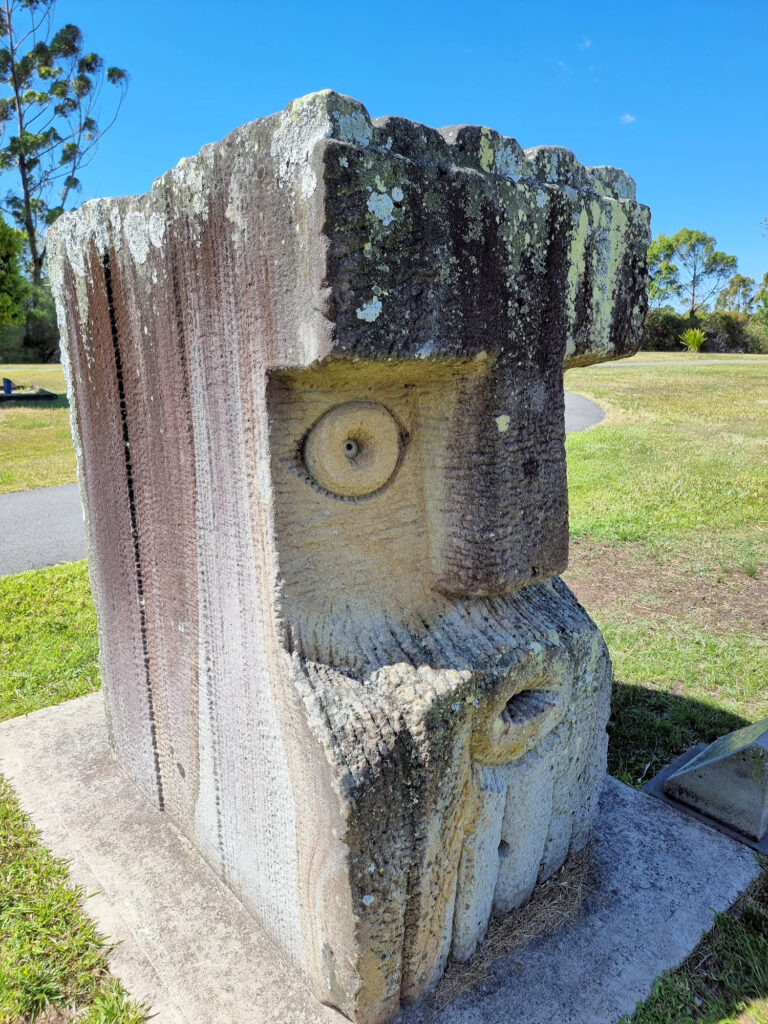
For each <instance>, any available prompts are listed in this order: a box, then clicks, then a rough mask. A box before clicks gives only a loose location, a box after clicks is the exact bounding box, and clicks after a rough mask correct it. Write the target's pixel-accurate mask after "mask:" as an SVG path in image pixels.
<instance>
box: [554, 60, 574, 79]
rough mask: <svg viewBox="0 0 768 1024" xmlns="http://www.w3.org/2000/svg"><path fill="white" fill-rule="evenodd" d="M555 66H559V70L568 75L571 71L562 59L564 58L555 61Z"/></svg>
mask: <svg viewBox="0 0 768 1024" xmlns="http://www.w3.org/2000/svg"><path fill="white" fill-rule="evenodd" d="M557 66H558V67H559V68H560V70H561V71H562V72H564V73H565V74H566V75H570V73H571V69H570V68H569V67H568V65H567V64H566V63H565V61H564V60H559V61H558V62H557Z"/></svg>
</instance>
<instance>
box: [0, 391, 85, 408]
mask: <svg viewBox="0 0 768 1024" xmlns="http://www.w3.org/2000/svg"><path fill="white" fill-rule="evenodd" d="M1 407H2V408H6V409H68V408H69V399H68V398H67V396H66V394H57V395H56V398H55V399H49V400H48V401H46V400H45V399H44V398H33V399H32V400H31V401H24V399H23V398H20V399H14V400H13V401H12V402H3V403H2V406H1Z"/></svg>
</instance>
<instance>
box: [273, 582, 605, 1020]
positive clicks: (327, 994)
mask: <svg viewBox="0 0 768 1024" xmlns="http://www.w3.org/2000/svg"><path fill="white" fill-rule="evenodd" d="M380 653H381V657H382V658H383V659H387V658H391V659H392V660H391V661H390V662H389V663H382V665H381V666H380V667H378V668H373V669H372V670H371V671H370V673H369V674H367V675H365V676H362V677H358V678H354V677H353V676H351V675H348V674H345V673H343V672H342V671H340V670H339V669H338V668H334V667H331V666H329V665H327V664H322V663H318V662H314V661H308V660H305V659H304V658H301V657H300V656H298V655H297V654H295V653H294V654H293V655H289V654H288V652H286V653H285V659H286V661H285V664H286V671H287V672H290V675H291V680H292V688H293V689H294V690H295V692H296V693H297V694H298V695H299V699H300V702H301V712H300V716H301V717H302V718H303V719H304V720H305V721H306V723H307V725H308V730H307V733H308V734H310V735H311V736H312V737H313V741H312V743H310V744H308V745H305V757H304V765H303V771H302V772H301V779H302V782H301V783H300V784H299V786H298V787H295V788H296V790H297V791H298V790H300V791H302V792H303V793H304V797H305V800H306V803H304V802H302V803H301V804H297V808H296V810H297V822H300V823H301V825H300V828H299V832H298V833H297V842H298V863H297V868H298V872H299V889H300V890H301V891H302V892H304V893H305V900H304V901H303V903H304V905H306V906H307V907H311V908H313V912H312V914H311V915H309V916H308V917H307V918H306V919H304V920H303V922H302V923H303V933H304V940H305V944H306V945H305V954H306V957H307V962H308V963H309V964H311V965H313V966H312V969H311V971H310V974H311V976H312V977H313V978H314V988H315V991H316V993H317V995H318V997H319V998H321V999H322V1000H323V1001H324V1002H330V1003H331V1004H332V1005H335V1006H337V1007H338V1008H339V1009H341V1010H342V1011H343V1012H344V1013H346V1014H348V1015H349V1016H351V1017H353V1018H354V1019H363V1020H386V1019H387V1017H388V1016H390V1015H391V1014H393V1013H394V1012H395V1011H396V1009H397V1006H398V1005H399V1002H400V1000H401V999H406V1000H407V999H414V998H416V997H417V996H418V995H420V994H422V993H423V992H425V991H426V990H428V989H429V988H430V987H432V986H433V985H434V984H435V983H436V982H437V981H438V980H439V978H440V976H441V974H442V972H443V970H444V968H445V965H446V962H447V959H448V956H449V954H450V955H451V956H452V957H453V958H454V959H457V960H466V959H468V958H469V957H470V956H471V955H472V953H473V952H474V950H475V948H476V946H477V944H478V942H480V941H481V940H482V938H483V936H484V935H485V931H486V928H487V926H488V923H489V920H490V917H491V915H492V914H493V913H496V914H503V913H506V912H508V911H509V910H511V909H512V908H513V907H516V906H519V905H520V904H522V903H523V902H525V901H526V900H527V899H528V897H529V896H530V894H531V891H532V890H533V887H534V885H535V884H536V882H537V881H543V880H544V879H545V878H547V877H549V876H550V875H551V874H552V873H553V872H554V871H556V870H557V869H558V868H559V867H560V865H561V864H562V863H563V861H564V860H565V858H566V857H567V856H568V855H569V853H573V852H576V851H577V850H579V849H581V848H582V847H583V846H584V844H585V843H586V842H587V840H588V838H589V834H590V831H591V829H592V827H593V825H594V821H595V817H596V813H597V797H598V794H599V788H600V781H601V779H602V775H603V773H604V771H605V751H606V743H607V738H606V733H605V724H606V721H607V717H608V706H609V692H610V677H611V672H610V661H609V658H608V653H607V650H606V648H605V644H604V642H603V640H602V637H601V636H600V633H599V632H598V630H597V629H596V627H595V626H594V625H593V623H592V622H591V620H590V619H589V617H588V616H587V615H586V613H585V612H584V610H583V609H582V608H581V606H580V605H579V604H578V603H577V601H576V599H575V598H574V597H573V595H572V594H571V592H570V591H569V590H568V588H567V587H566V586H565V585H564V584H563V583H562V581H560V580H554V581H551V582H548V583H542V584H535V585H532V586H530V587H526V588H525V589H524V590H522V591H520V592H519V593H517V594H513V595H505V596H504V597H500V598H495V599H473V600H469V601H449V600H447V599H446V601H445V604H444V607H443V614H442V615H440V616H438V617H437V620H436V621H435V622H434V623H433V624H432V625H431V626H430V628H429V629H428V630H424V631H423V632H422V633H414V634H410V635H408V636H407V637H406V636H404V635H400V636H399V637H397V638H395V637H394V636H393V637H392V646H391V647H390V648H389V649H386V648H382V650H381V652H380ZM329 824H330V827H329ZM320 979H322V981H321V983H320V984H318V981H319V980H320Z"/></svg>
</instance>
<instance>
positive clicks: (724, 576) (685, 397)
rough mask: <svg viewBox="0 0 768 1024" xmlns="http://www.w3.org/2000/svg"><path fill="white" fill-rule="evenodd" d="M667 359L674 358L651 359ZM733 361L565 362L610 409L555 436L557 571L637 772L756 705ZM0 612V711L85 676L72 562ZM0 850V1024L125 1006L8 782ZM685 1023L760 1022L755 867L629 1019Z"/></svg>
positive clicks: (753, 373) (761, 643)
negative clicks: (606, 659) (561, 460)
mask: <svg viewBox="0 0 768 1024" xmlns="http://www.w3.org/2000/svg"><path fill="white" fill-rule="evenodd" d="M654 357H658V358H654ZM681 358H682V359H684V360H686V364H690V366H689V365H682V366H673V365H665V364H669V363H670V362H673V361H675V360H677V359H681ZM703 358H706V359H707V360H709V359H711V358H714V359H715V362H720V363H724V365H701V359H703ZM732 358H733V357H722V358H720V359H717V357H710V356H702V357H699V356H686V355H685V354H684V353H681V354H680V355H677V354H676V353H669V354H667V353H658V354H657V353H647V352H643V353H640V354H639V356H637V357H635V358H634V359H633V360H626V361H624V362H622V363H616V364H610V365H605V366H597V367H591V368H588V369H578V370H571V371H569V372H568V374H567V375H566V387H567V388H568V390H570V391H576V392H578V393H581V394H584V395H586V396H587V397H589V398H592V399H594V400H595V401H598V402H600V404H601V405H603V407H604V408H605V409H606V411H607V416H606V419H605V421H604V422H603V423H602V424H601V425H600V426H598V427H596V428H593V429H592V430H589V431H586V432H585V433H583V434H573V435H570V436H569V438H568V440H567V452H568V473H569V488H570V494H571V528H572V535H573V543H572V549H571V566H570V568H569V570H568V572H567V573H566V574H565V579H566V580H567V582H568V583H569V585H570V586H571V587H572V588H573V589H574V590H575V591H576V593H577V594H578V596H579V598H580V600H581V601H582V602H583V603H584V604H585V606H586V607H587V608H588V610H589V611H590V613H591V614H592V615H593V617H594V618H595V620H596V621H597V623H598V624H599V626H600V627H601V628H602V630H603V631H604V633H605V635H606V638H607V640H608V643H609V646H610V648H611V652H612V656H613V661H614V669H615V686H614V697H613V710H612V716H611V723H610V727H609V731H610V748H609V759H610V760H609V768H610V770H611V772H612V773H613V774H615V775H617V776H618V777H619V778H622V779H623V780H624V781H626V782H628V783H630V784H633V785H637V784H639V783H640V782H641V781H644V780H646V779H648V778H649V777H651V776H652V775H653V774H655V773H656V772H657V771H658V770H659V768H660V767H661V765H662V764H665V763H666V762H668V761H669V760H671V759H672V758H673V757H675V756H676V755H677V754H679V753H681V752H682V751H683V750H685V749H686V748H687V747H689V746H691V745H692V744H694V743H697V742H700V741H702V740H711V739H714V738H715V737H716V736H718V735H720V734H721V733H723V732H726V731H728V730H730V729H733V728H736V727H737V726H739V725H742V724H744V723H745V722H747V721H754V720H756V719H759V718H761V717H768V685H767V684H768V664H767V662H768V360H766V359H762V360H760V359H759V358H756V357H749V356H746V357H742V358H741V359H739V360H738V364H731V363H729V362H727V360H728V359H732ZM640 361H650V362H653V363H657V364H658V365H653V366H637V365H633V364H635V363H637V362H640ZM697 362H698V363H699V364H700V365H696V363H697ZM742 363H743V364H744V365H741V364H742ZM46 369H48V370H50V369H51V368H46ZM6 375H8V374H7V373H6ZM13 379H14V380H15V379H16V378H15V377H14V378H13ZM30 379H32V378H30ZM39 382H40V383H44V382H43V381H42V380H40V381H39ZM22 411H26V410H17V412H22ZM60 411H61V412H62V413H66V410H64V409H62V410H60ZM50 412H51V413H57V412H59V410H50ZM8 413H9V411H7V410H3V411H0V417H2V416H5V415H8ZM41 429H43V428H41ZM32 433H34V431H33V432H32ZM0 436H1V435H0ZM17 436H18V437H21V436H22V435H17ZM27 436H29V435H27ZM65 442H66V445H70V442H69V439H68V436H67V437H66V438H65V439H64V441H62V440H60V441H59V442H57V443H58V444H59V446H60V447H61V448H64V446H65ZM17 443H18V444H19V445H21V443H22V442H21V441H20V440H19V441H18V442H17ZM19 464H24V459H22V458H20V459H19ZM26 464H29V463H26ZM71 478H72V479H73V478H74V477H73V476H72V477H71ZM50 482H54V481H50ZM55 482H65V481H63V480H56V481H55ZM8 489H10V488H8ZM0 617H1V618H2V621H3V625H4V635H3V639H2V640H0V719H2V718H5V717H10V716H12V715H16V714H21V713H24V712H25V711H29V710H33V709H34V708H36V707H42V706H44V705H46V704H51V703H56V702H57V701H59V700H64V699H67V698H68V697H71V696H75V695H77V694H80V693H84V692H87V691H88V690H90V689H93V688H95V687H97V686H98V674H97V663H96V646H95V628H94V618H93V610H92V607H91V604H90V599H89V594H88V583H87V573H86V569H85V564H84V563H76V564H74V565H72V566H65V567H55V568H53V569H45V570H40V571H39V572H34V573H24V574H21V575H19V576H14V577H7V578H5V579H0ZM6 634H7V636H8V639H7V640H6V638H5V637H6ZM52 680H54V681H55V682H53V683H52V682H51V681H52ZM0 865H1V866H2V871H3V877H4V878H5V879H8V880H10V883H11V884H10V885H8V886H6V890H3V891H6V895H5V896H3V895H2V892H0V1024H10V1022H12V1021H13V1022H15V1024H22V1022H23V1024H26V1022H28V1021H32V1020H33V1019H34V1013H35V1007H37V1006H39V1005H40V1004H41V1003H42V1001H44V999H45V998H49V1000H50V1002H51V1003H52V1004H53V1005H55V1006H61V1007H67V1006H76V1007H78V1008H79V1009H78V1010H77V1013H79V1014H81V1016H77V1015H76V1014H73V1015H69V1016H66V1015H64V1016H59V1017H54V1016H53V1015H50V1016H45V1015H43V1016H42V1017H40V1018H38V1019H39V1020H44V1021H46V1024H54V1022H55V1024H64V1022H65V1021H70V1020H73V1021H74V1020H78V1021H79V1020H86V1021H88V1022H90V1024H97V1022H98V1024H101V1022H103V1024H108V1022H114V1024H133V1022H134V1021H138V1020H140V1019H141V1016H140V1011H139V1010H138V1009H137V1008H136V1007H135V1006H131V1005H130V1004H129V1003H127V1002H126V997H125V994H124V993H122V990H120V989H119V987H117V986H116V985H115V983H114V981H110V980H109V978H108V976H107V975H106V973H105V969H104V961H103V949H102V948H101V947H100V946H99V945H98V942H97V939H96V937H95V936H94V935H93V933H92V931H89V925H88V922H87V918H85V917H84V916H83V915H82V913H81V912H80V911H79V910H77V909H76V908H75V907H74V904H73V903H71V902H70V901H71V899H72V898H71V896H69V895H67V892H68V890H67V889H66V886H65V884H64V876H63V871H62V869H61V866H60V865H57V864H56V862H55V861H53V859H52V858H50V856H49V855H48V854H47V853H46V852H45V851H44V850H43V849H42V848H41V847H40V846H39V844H37V843H36V841H35V839H34V834H33V832H32V831H31V830H30V829H29V827H28V824H27V823H25V822H24V820H23V817H22V816H21V814H20V811H19V809H18V807H17V806H16V805H15V803H14V801H13V797H12V794H10V793H9V792H8V790H7V789H6V790H4V791H0ZM52 907H61V908H69V909H66V910H64V909H62V910H61V912H60V913H59V912H58V911H56V912H55V913H54V912H53V911H52V910H51V909H50V908H52ZM68 915H69V916H68ZM54 930H55V931H54ZM5 950H10V951H11V952H10V953H5V952H2V951H5ZM49 955H50V960H49V959H48V957H49ZM38 962H39V963H42V964H44V965H45V966H44V969H42V968H41V969H40V970H39V971H38V970H37V969H36V968H35V969H33V967H32V966H30V965H34V964H36V963H38ZM46 993H48V996H46ZM110 999H111V1000H113V1002H112V1003H111V1004H110V1003H109V1000H110ZM104 1007H107V1008H106V1009H105V1008H104ZM67 1012H69V1011H67ZM3 1014H5V1016H4V1015H3ZM85 1014H90V1016H83V1015H85ZM688 1021H690V1022H693V1021H701V1022H706V1024H731V1022H734V1024H735V1022H739V1024H768V874H767V873H765V872H764V873H763V875H762V876H761V878H760V879H759V880H758V883H756V885H755V886H754V887H753V889H752V890H751V891H750V892H749V893H747V894H746V895H745V896H744V897H743V898H742V900H741V901H740V903H739V905H738V906H737V907H736V908H734V909H733V910H732V911H731V912H729V914H727V915H720V916H719V917H718V920H717V923H716V925H715V927H714V928H713V930H712V932H710V934H709V935H708V936H707V937H706V938H705V940H704V941H703V943H702V945H700V946H699V948H698V949H697V951H696V952H695V953H694V954H693V956H692V957H691V958H690V960H689V961H688V962H687V963H686V964H684V965H683V966H682V967H681V968H680V969H679V970H677V971H675V972H673V973H671V974H670V975H669V976H667V977H666V978H664V979H662V980H661V981H660V982H659V983H658V984H657V986H656V989H655V991H654V994H653V995H652V996H651V997H650V998H649V999H648V1000H647V1001H646V1003H645V1004H644V1005H643V1006H642V1007H641V1008H639V1009H638V1011H637V1012H636V1014H635V1015H634V1016H633V1018H632V1024H685V1022H688Z"/></svg>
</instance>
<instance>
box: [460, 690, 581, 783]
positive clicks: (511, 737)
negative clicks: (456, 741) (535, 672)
mask: <svg viewBox="0 0 768 1024" xmlns="http://www.w3.org/2000/svg"><path fill="white" fill-rule="evenodd" d="M563 710H564V694H563V693H562V691H560V690H554V689H546V690H545V689H526V690H520V691H519V692H518V693H515V694H513V696H512V697H510V698H509V700H508V701H507V702H506V704H504V706H503V707H502V709H501V711H500V712H499V713H498V714H496V715H494V716H493V717H492V718H491V719H490V721H488V719H486V724H485V727H484V728H483V727H481V729H480V731H479V733H478V734H476V736H475V739H474V744H473V757H474V759H475V760H476V761H479V762H480V763H481V764H496V765H501V764H507V763H508V762H509V761H515V760H517V758H519V757H522V756H523V754H525V753H527V752H528V751H529V750H531V749H532V748H533V747H534V746H536V745H537V744H538V743H539V742H540V741H541V740H542V739H543V738H544V737H545V736H546V735H547V734H548V733H549V732H551V730H552V729H554V727H555V726H556V725H557V724H558V722H559V721H560V720H561V719H562V717H563Z"/></svg>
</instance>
